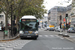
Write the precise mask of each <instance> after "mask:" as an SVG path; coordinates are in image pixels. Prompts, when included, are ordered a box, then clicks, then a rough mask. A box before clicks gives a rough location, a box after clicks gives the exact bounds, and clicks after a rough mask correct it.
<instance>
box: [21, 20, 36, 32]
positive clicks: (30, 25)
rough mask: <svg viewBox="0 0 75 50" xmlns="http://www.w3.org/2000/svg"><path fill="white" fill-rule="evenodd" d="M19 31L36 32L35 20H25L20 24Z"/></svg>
mask: <svg viewBox="0 0 75 50" xmlns="http://www.w3.org/2000/svg"><path fill="white" fill-rule="evenodd" d="M21 29H22V30H25V31H36V30H37V22H36V20H34V21H33V20H31V21H30V20H28V21H27V20H26V21H22V22H21Z"/></svg>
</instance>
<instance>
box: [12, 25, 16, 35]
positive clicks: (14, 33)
mask: <svg viewBox="0 0 75 50" xmlns="http://www.w3.org/2000/svg"><path fill="white" fill-rule="evenodd" d="M16 34H17V28H16V25H15V26H14V27H13V36H16Z"/></svg>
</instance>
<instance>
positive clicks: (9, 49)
mask: <svg viewBox="0 0 75 50" xmlns="http://www.w3.org/2000/svg"><path fill="white" fill-rule="evenodd" d="M5 50H13V48H5Z"/></svg>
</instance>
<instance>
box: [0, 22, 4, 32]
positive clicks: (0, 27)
mask: <svg viewBox="0 0 75 50" xmlns="http://www.w3.org/2000/svg"><path fill="white" fill-rule="evenodd" d="M3 29H4V26H3V25H2V24H1V23H0V31H3Z"/></svg>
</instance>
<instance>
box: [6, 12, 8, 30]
mask: <svg viewBox="0 0 75 50" xmlns="http://www.w3.org/2000/svg"><path fill="white" fill-rule="evenodd" d="M7 17H8V13H6V14H5V30H8V18H7Z"/></svg>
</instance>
